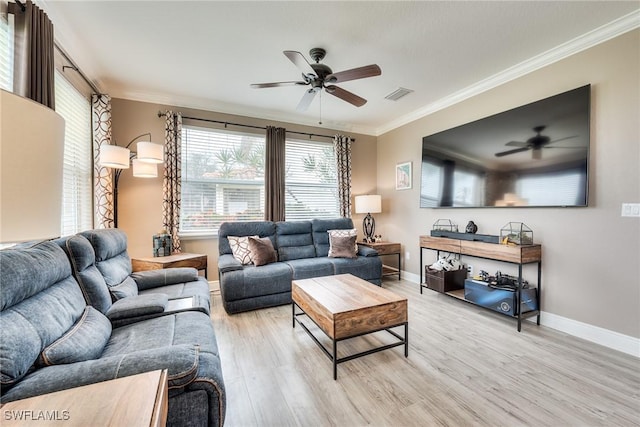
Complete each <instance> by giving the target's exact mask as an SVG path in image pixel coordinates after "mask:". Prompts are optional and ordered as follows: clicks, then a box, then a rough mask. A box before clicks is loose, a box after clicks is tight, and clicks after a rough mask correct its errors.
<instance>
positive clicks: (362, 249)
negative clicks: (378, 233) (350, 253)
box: [358, 245, 378, 256]
mask: <svg viewBox="0 0 640 427" xmlns="http://www.w3.org/2000/svg"><path fill="white" fill-rule="evenodd" d="M358 255H360V256H378V251H376V250H375V249H373V248H370V247H368V246H362V245H358Z"/></svg>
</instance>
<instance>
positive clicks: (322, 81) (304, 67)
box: [251, 47, 382, 112]
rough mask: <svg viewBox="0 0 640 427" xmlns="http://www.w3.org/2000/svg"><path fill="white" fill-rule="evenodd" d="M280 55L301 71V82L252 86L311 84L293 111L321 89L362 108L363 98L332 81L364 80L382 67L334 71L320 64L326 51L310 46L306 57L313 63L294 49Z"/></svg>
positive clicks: (304, 104)
mask: <svg viewBox="0 0 640 427" xmlns="http://www.w3.org/2000/svg"><path fill="white" fill-rule="evenodd" d="M283 53H284V56H286V57H287V58H289V60H290V61H291V62H293V64H294V65H295V66H296V67H298V69H299V70H300V71H302V79H303V80H302V81H289V82H273V83H254V84H252V85H251V87H252V88H256V89H262V88H271V87H282V86H311V87H310V88H309V89H307V90H306V91H305V93H304V94H303V96H302V99H301V100H300V102H299V103H298V106H297V107H296V110H298V111H301V112H303V111H306V110H307V108H309V105H311V102H312V101H313V99H314V98H315V96H316V94H317V93H318V92H320V91H321V90H322V89H324V90H325V92H327V93H328V94H330V95H333V96H335V97H336V98H339V99H342V100H343V101H346V102H348V103H350V104H351V105H354V106H356V107H362V106H363V105H364V104H366V103H367V100H366V99H364V98H362V97H360V96H358V95H356V94H355V93H352V92H349V91H348V90H346V89H343V88H341V87H339V86H335V85H334V83H343V82H347V81H351V80H358V79H364V78H367V77H375V76H379V75H381V74H382V70H381V69H380V67H379V66H378V65H376V64H371V65H365V66H364V67H357V68H352V69H350V70H345V71H340V72H337V73H334V72H333V70H331V68H330V67H329V66H328V65H325V64H321V63H320V61H322V60H323V59H324V57H325V55H326V54H327V51H326V50H324V49H322V48H319V47H314V48H313V49H311V50H310V51H309V56H310V57H311V58H312V59H313V60H314V61H315V63H309V61H307V60H306V58H305V57H304V55H302V54H301V53H300V52H298V51H295V50H285V51H284V52H283Z"/></svg>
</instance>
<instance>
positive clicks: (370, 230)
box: [355, 194, 382, 242]
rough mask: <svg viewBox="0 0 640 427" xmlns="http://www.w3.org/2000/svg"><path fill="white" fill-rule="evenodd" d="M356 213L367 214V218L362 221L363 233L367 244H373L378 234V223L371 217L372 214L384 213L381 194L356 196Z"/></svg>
mask: <svg viewBox="0 0 640 427" xmlns="http://www.w3.org/2000/svg"><path fill="white" fill-rule="evenodd" d="M355 202H356V213H358V214H363V213H366V214H367V216H365V217H364V219H363V220H362V233H363V234H364V240H365V241H366V242H373V240H374V239H373V236H374V235H375V232H376V221H375V220H374V219H373V216H371V214H372V213H380V212H382V197H381V196H380V195H379V194H367V195H363V196H356V198H355Z"/></svg>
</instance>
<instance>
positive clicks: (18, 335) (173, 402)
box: [0, 241, 226, 426]
mask: <svg viewBox="0 0 640 427" xmlns="http://www.w3.org/2000/svg"><path fill="white" fill-rule="evenodd" d="M59 243H60V242H52V241H48V242H40V243H35V244H22V245H18V246H16V247H14V248H8V249H4V250H1V251H0V274H1V279H2V292H1V293H0V385H1V393H0V402H2V403H4V402H9V401H14V400H19V399H24V398H28V397H32V396H36V395H41V394H46V393H51V392H54V391H59V390H64V389H68V388H72V387H78V386H82V385H87V384H92V383H96V382H101V381H106V380H110V379H115V378H120V377H124V376H129V375H134V374H138V373H142V372H147V371H152V370H156V369H167V371H168V382H169V407H168V415H167V425H202V426H222V425H223V423H224V414H225V402H226V392H225V386H224V381H223V377H222V369H221V365H220V356H219V353H218V346H217V342H216V336H215V332H214V329H213V324H212V322H211V319H210V317H209V316H208V314H207V313H204V312H202V311H198V310H195V311H193V310H191V311H183V312H175V313H165V314H163V315H160V316H157V317H153V318H150V319H147V320H139V321H135V322H131V323H128V324H126V325H124V326H119V327H116V326H114V325H113V324H112V322H110V321H109V320H108V319H107V317H106V316H104V315H103V314H102V313H101V312H100V311H99V310H98V309H96V308H94V307H93V306H91V305H89V304H87V301H86V300H85V295H84V294H83V291H82V290H81V287H80V285H79V284H78V282H77V281H76V279H75V278H74V275H73V274H72V266H71V262H70V258H69V257H68V255H67V254H65V252H64V251H63V250H62V248H61V247H60V245H59ZM98 252H99V251H98ZM86 255H87V256H90V255H89V254H86ZM78 256H79V257H80V258H81V256H80V255H79V254H78ZM89 264H90V263H89ZM96 271H97V270H94V269H91V268H90V269H89V270H86V272H88V274H96ZM105 272H106V270H105ZM107 275H108V274H107ZM176 285H177V288H176V287H174V288H173V290H174V291H176V294H175V295H184V294H183V291H184V290H185V289H186V288H187V287H186V286H181V285H179V284H171V285H168V286H176ZM183 285H184V284H183ZM143 287H144V286H143ZM156 289H158V288H156ZM207 309H208V306H207Z"/></svg>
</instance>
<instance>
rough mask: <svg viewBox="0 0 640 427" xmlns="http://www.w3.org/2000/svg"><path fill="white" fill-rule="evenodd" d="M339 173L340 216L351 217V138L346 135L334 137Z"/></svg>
mask: <svg viewBox="0 0 640 427" xmlns="http://www.w3.org/2000/svg"><path fill="white" fill-rule="evenodd" d="M333 147H334V149H335V152H336V171H337V173H338V197H339V199H340V216H342V217H343V218H351V138H349V137H348V136H344V135H335V136H334V137H333Z"/></svg>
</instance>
